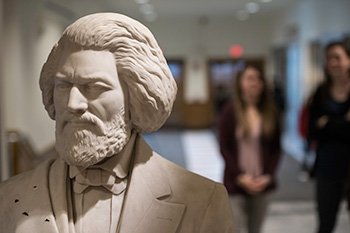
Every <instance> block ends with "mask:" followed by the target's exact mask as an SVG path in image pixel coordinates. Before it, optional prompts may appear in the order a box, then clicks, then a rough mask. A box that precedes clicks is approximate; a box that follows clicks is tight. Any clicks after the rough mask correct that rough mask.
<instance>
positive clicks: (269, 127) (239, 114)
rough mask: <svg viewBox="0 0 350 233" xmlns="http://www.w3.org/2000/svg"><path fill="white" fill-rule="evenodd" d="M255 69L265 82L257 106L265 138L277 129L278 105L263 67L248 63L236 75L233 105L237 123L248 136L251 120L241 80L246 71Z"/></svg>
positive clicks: (245, 135)
mask: <svg viewBox="0 0 350 233" xmlns="http://www.w3.org/2000/svg"><path fill="white" fill-rule="evenodd" d="M249 68H252V69H255V70H257V71H258V73H259V78H260V79H261V81H262V83H263V90H262V93H261V95H260V100H259V102H258V105H257V108H258V110H259V112H260V114H261V121H262V136H263V138H265V139H270V138H271V137H272V136H273V134H274V131H275V129H276V122H277V119H276V106H275V104H274V102H273V99H272V97H271V93H270V90H269V89H268V86H267V83H266V79H265V76H264V73H263V72H262V70H261V69H259V68H258V67H256V66H254V65H247V66H246V67H245V69H244V70H243V71H241V72H239V73H238V74H237V76H236V79H235V82H234V86H233V107H234V110H235V111H234V112H235V118H236V121H237V125H240V126H241V127H242V128H243V136H244V137H248V136H249V135H250V133H251V129H250V125H249V122H248V121H247V117H246V104H245V102H244V100H243V96H242V90H241V87H240V82H241V79H242V76H243V74H244V72H245V71H246V70H247V69H249Z"/></svg>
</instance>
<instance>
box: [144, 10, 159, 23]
mask: <svg viewBox="0 0 350 233" xmlns="http://www.w3.org/2000/svg"><path fill="white" fill-rule="evenodd" d="M143 17H144V19H145V20H146V21H148V22H154V21H156V20H157V18H158V15H157V13H156V12H152V13H149V14H145V15H144V16H143Z"/></svg>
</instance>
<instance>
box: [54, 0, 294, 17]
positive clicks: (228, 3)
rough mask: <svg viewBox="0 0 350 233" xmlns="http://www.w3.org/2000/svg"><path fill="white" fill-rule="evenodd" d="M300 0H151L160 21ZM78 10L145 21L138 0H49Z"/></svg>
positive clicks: (265, 11) (268, 10)
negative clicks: (267, 0) (116, 13)
mask: <svg viewBox="0 0 350 233" xmlns="http://www.w3.org/2000/svg"><path fill="white" fill-rule="evenodd" d="M296 1H299V0H272V1H271V2H268V3H263V2H261V0H149V3H150V4H151V5H152V6H153V7H154V12H155V13H156V14H157V16H158V17H157V20H164V19H169V18H171V19H174V18H175V19H176V18H199V17H203V16H205V17H209V18H216V17H232V18H233V19H235V15H236V12H237V11H239V10H242V9H244V8H245V4H246V3H248V2H256V3H258V4H259V6H260V11H259V12H258V13H257V14H255V16H260V15H271V14H275V13H276V12H278V11H280V10H283V9H286V8H288V7H290V6H291V5H292V4H295V2H296ZM49 2H54V3H56V4H58V5H60V6H64V7H66V8H67V9H69V10H70V11H72V12H74V14H75V15H76V17H80V16H81V15H84V14H88V13H91V12H97V11H113V12H119V13H123V14H126V15H129V16H131V17H133V18H136V19H139V20H142V19H143V18H144V17H143V14H142V13H141V12H140V4H138V3H136V2H135V0H49Z"/></svg>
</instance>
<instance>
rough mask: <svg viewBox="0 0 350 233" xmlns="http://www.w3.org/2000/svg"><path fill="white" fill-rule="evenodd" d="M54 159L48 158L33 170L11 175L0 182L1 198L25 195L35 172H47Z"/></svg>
mask: <svg viewBox="0 0 350 233" xmlns="http://www.w3.org/2000/svg"><path fill="white" fill-rule="evenodd" d="M53 162H54V160H47V161H44V162H43V163H41V164H39V165H38V166H37V167H36V168H34V169H33V170H30V171H27V172H23V173H21V174H19V175H16V176H14V177H11V178H9V179H7V180H5V181H3V182H1V183H0V197H1V199H2V200H3V199H9V198H13V197H20V196H23V195H25V192H26V190H27V189H28V185H29V184H30V183H31V180H32V179H33V174H35V173H42V174H43V175H44V174H45V173H47V171H48V170H49V167H50V165H51V164H52V163H53Z"/></svg>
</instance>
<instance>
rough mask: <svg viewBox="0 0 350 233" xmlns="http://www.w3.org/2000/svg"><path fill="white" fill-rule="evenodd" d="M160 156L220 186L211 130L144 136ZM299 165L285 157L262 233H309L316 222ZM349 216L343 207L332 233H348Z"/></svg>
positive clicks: (310, 193)
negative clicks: (277, 186) (277, 187)
mask: <svg viewBox="0 0 350 233" xmlns="http://www.w3.org/2000/svg"><path fill="white" fill-rule="evenodd" d="M143 136H144V138H145V140H146V141H147V142H148V143H149V144H150V146H151V147H152V148H153V149H154V150H155V151H156V152H157V153H159V154H160V155H162V156H164V157H165V158H167V159H169V160H171V161H173V162H174V163H176V164H178V165H180V166H182V167H184V168H186V169H188V170H190V171H192V172H195V173H198V174H200V175H202V176H205V177H208V178H210V179H212V180H215V181H217V182H222V172H223V166H224V163H223V160H222V158H221V155H220V152H219V148H218V144H217V140H216V135H215V132H214V131H212V130H176V129H172V130H160V131H158V132H156V133H150V134H144V135H143ZM300 175H301V173H300V164H299V163H298V162H297V160H296V159H294V158H293V157H291V156H288V155H286V154H284V155H283V156H282V159H281V163H280V166H279V170H278V180H279V189H278V190H277V191H276V192H275V194H274V196H273V201H272V203H271V205H270V209H269V212H268V216H267V219H266V222H265V225H264V230H263V233H312V232H315V228H316V218H315V205H314V202H313V182H312V181H305V179H301V176H300ZM349 232H350V225H349V215H348V211H347V210H346V203H345V202H344V203H342V206H341V211H340V213H339V217H338V224H337V228H336V230H335V232H334V233H349Z"/></svg>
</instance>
